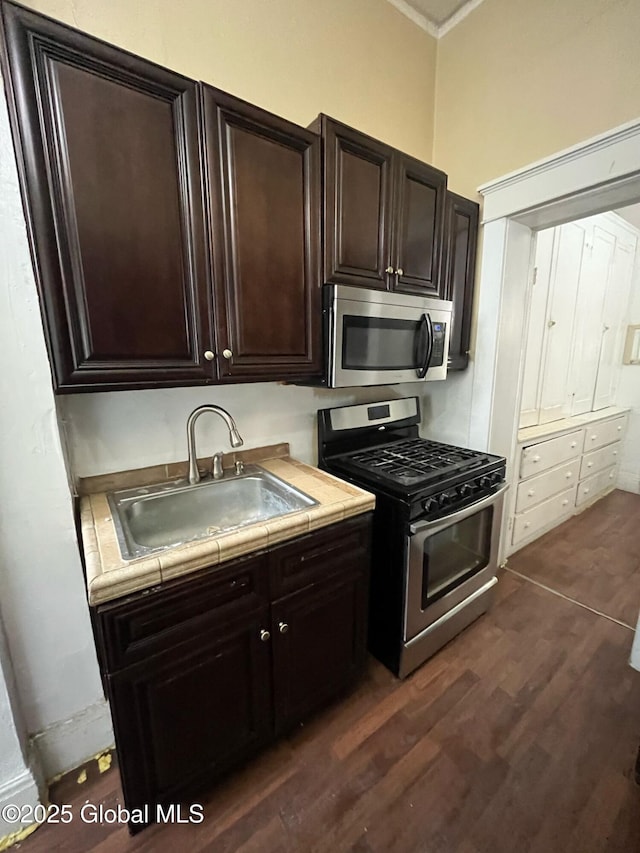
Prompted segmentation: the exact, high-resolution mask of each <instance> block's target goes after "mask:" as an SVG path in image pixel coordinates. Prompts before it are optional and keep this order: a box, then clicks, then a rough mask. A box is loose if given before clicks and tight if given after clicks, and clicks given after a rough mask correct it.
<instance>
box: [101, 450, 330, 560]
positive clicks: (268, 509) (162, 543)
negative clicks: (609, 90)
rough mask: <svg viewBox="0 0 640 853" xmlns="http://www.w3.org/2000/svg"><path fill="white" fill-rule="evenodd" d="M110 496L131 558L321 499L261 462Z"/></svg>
mask: <svg viewBox="0 0 640 853" xmlns="http://www.w3.org/2000/svg"><path fill="white" fill-rule="evenodd" d="M108 499H109V504H110V506H111V511H112V514H113V520H114V523H115V527H116V532H117V534H118V544H119V546H120V552H121V553H122V556H123V558H124V559H125V560H133V559H135V558H136V557H143V556H146V555H147V554H151V553H153V552H154V551H160V550H163V549H165V548H170V547H173V546H175V545H180V544H182V543H184V542H192V541H193V540H196V539H204V538H205V537H207V536H211V535H215V534H218V533H227V532H229V531H231V530H237V529H238V528H240V527H246V526H247V525H249V524H256V523H257V522H260V521H266V520H267V519H269V518H277V517H280V516H283V515H288V514H289V513H292V512H298V511H299V510H301V509H305V508H307V507H310V506H314V505H315V504H317V501H315V500H314V499H313V498H310V497H309V495H306V494H305V493H304V492H301V491H299V490H298V489H296V488H294V487H293V486H290V485H289V484H288V483H285V482H284V480H281V479H280V478H279V477H276V476H274V475H273V474H271V473H270V472H268V471H265V470H264V469H262V468H260V467H259V466H257V465H247V466H246V468H245V471H244V473H243V474H241V475H238V476H234V475H233V474H229V475H228V476H227V477H226V478H224V479H222V480H207V481H204V482H200V483H198V484H196V485H192V486H191V485H189V484H188V483H186V482H185V481H184V480H183V481H174V482H171V483H161V484H160V485H157V486H149V487H147V488H140V489H126V490H123V491H119V492H112V493H111V494H110V495H109V496H108Z"/></svg>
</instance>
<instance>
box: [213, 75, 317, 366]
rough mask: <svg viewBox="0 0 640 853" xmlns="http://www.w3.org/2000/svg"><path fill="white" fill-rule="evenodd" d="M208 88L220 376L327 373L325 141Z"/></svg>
mask: <svg viewBox="0 0 640 853" xmlns="http://www.w3.org/2000/svg"><path fill="white" fill-rule="evenodd" d="M203 91H204V104H205V123H206V159H207V169H208V176H209V186H210V190H211V198H210V199H209V204H210V214H211V219H210V230H211V240H212V250H213V259H214V270H215V279H216V281H215V287H216V306H217V332H218V363H219V371H220V376H221V378H222V379H281V378H286V377H288V376H309V375H313V374H314V373H319V372H320V371H321V353H320V318H321V304H320V267H319V218H318V209H319V201H320V139H319V138H318V137H317V136H316V135H315V134H313V133H311V132H310V131H307V130H304V129H303V128H299V127H297V126H296V125H293V124H291V123H289V122H286V121H284V120H283V119H279V118H277V117H276V116H273V115H271V114H269V113H266V112H264V111H263V110H259V109H258V108H256V107H252V106H251V105H249V104H245V103H244V102H242V101H238V100H237V99H235V98H232V97H231V96H229V95H225V94H224V93H222V92H218V91H217V90H215V89H211V88H210V87H208V86H205V87H203ZM224 350H228V351H230V352H231V353H232V355H231V356H228V357H226V356H225V355H224Z"/></svg>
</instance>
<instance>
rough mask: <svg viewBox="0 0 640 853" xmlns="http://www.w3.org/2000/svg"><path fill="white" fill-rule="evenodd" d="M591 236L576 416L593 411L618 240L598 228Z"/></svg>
mask: <svg viewBox="0 0 640 853" xmlns="http://www.w3.org/2000/svg"><path fill="white" fill-rule="evenodd" d="M565 227H567V226H565ZM588 233H589V238H588V243H587V246H586V252H585V257H584V260H583V264H582V271H581V272H582V274H581V276H580V283H579V286H578V299H577V302H576V317H575V333H574V347H573V358H572V361H571V367H570V370H569V386H570V389H571V393H572V405H571V414H572V415H580V414H583V413H584V412H590V411H591V410H592V406H593V396H594V393H595V388H596V379H597V374H598V362H599V361H600V349H601V347H602V338H603V334H604V328H603V305H604V295H605V292H606V289H607V283H608V281H609V276H610V273H611V264H612V261H613V253H614V248H615V237H613V235H611V234H609V233H607V232H606V231H603V230H602V229H601V228H599V227H598V226H597V225H596V226H595V227H594V226H591V228H590V231H589V232H588Z"/></svg>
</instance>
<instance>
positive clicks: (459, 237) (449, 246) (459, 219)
mask: <svg viewBox="0 0 640 853" xmlns="http://www.w3.org/2000/svg"><path fill="white" fill-rule="evenodd" d="M479 210H480V208H479V207H478V205H477V204H476V203H475V202H473V201H470V200H469V199H467V198H463V197H462V196H459V195H456V194H455V193H451V192H448V193H447V206H446V217H445V221H446V228H445V241H444V242H445V253H446V259H445V260H444V262H443V265H444V269H445V291H444V298H445V299H450V300H451V301H452V303H453V314H452V316H451V334H450V337H449V364H448V367H449V370H464V369H465V367H466V366H467V365H468V364H469V341H470V340H471V311H472V308H473V285H474V281H475V274H476V249H477V244H478V216H479Z"/></svg>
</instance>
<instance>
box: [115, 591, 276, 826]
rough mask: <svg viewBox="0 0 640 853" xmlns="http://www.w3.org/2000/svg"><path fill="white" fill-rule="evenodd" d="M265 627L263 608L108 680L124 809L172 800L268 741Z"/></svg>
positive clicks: (267, 646) (269, 690)
mask: <svg viewBox="0 0 640 853" xmlns="http://www.w3.org/2000/svg"><path fill="white" fill-rule="evenodd" d="M267 629H268V608H264V609H263V610H261V611H258V612H256V613H254V614H253V615H248V616H244V617H243V618H242V619H240V620H237V621H236V622H232V623H227V624H224V625H220V626H219V627H217V628H216V629H213V628H211V627H209V629H208V630H207V631H206V632H205V631H203V632H201V633H200V634H196V635H194V637H193V642H192V643H190V644H189V645H187V646H181V647H178V648H177V649H175V650H172V649H171V648H170V647H169V648H167V650H166V651H165V652H164V653H162V654H160V655H156V656H154V657H151V658H149V659H147V660H146V661H144V662H142V663H140V664H136V665H133V666H130V667H128V668H127V669H124V670H122V671H121V672H119V673H117V674H115V675H110V676H109V677H108V679H107V681H108V693H109V699H110V702H111V710H112V714H113V721H114V729H115V736H116V748H117V750H118V760H119V764H120V774H121V777H122V788H123V792H124V797H125V805H126V806H127V808H129V809H131V808H140V807H141V806H143V805H145V804H147V803H148V804H150V805H153V804H155V803H161V802H164V803H174V802H177V801H178V799H179V797H180V796H182V795H186V794H187V792H190V791H191V790H194V791H195V790H197V788H198V787H199V786H201V785H203V784H204V783H206V782H207V781H209V780H211V779H213V778H215V777H216V776H217V775H219V774H220V773H223V772H224V771H225V770H227V769H229V768H230V767H231V766H233V765H234V764H236V763H237V762H238V761H240V760H241V759H243V758H244V757H245V756H247V755H248V754H250V753H251V752H252V751H253V750H254V749H256V748H257V747H258V746H260V745H261V744H263V743H265V742H266V741H268V740H269V739H270V737H271V731H272V714H271V683H270V675H269V670H270V643H269V642H263V641H262V640H261V636H260V635H261V631H262V630H267ZM152 819H153V813H152Z"/></svg>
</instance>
